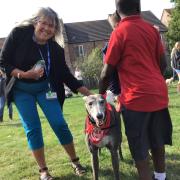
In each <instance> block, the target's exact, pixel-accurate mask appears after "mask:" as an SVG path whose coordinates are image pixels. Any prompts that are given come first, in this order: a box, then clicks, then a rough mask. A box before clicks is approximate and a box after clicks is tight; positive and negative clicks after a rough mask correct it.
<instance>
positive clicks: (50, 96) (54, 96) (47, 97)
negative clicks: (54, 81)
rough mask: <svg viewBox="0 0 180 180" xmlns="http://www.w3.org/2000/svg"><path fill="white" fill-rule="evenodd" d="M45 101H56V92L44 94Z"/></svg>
mask: <svg viewBox="0 0 180 180" xmlns="http://www.w3.org/2000/svg"><path fill="white" fill-rule="evenodd" d="M46 99H47V100H53V99H57V93H56V92H52V91H48V92H47V93H46Z"/></svg>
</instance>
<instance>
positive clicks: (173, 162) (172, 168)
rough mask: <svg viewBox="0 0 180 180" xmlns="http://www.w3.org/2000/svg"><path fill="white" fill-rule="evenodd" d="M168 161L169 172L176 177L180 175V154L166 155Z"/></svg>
mask: <svg viewBox="0 0 180 180" xmlns="http://www.w3.org/2000/svg"><path fill="white" fill-rule="evenodd" d="M166 161H167V170H168V171H169V172H173V174H174V175H179V176H180V172H179V167H180V154H178V153H173V154H169V153H166Z"/></svg>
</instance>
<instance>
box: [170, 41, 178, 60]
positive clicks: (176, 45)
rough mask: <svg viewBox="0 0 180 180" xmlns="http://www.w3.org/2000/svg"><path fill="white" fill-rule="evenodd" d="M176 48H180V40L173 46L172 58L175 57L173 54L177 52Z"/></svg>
mask: <svg viewBox="0 0 180 180" xmlns="http://www.w3.org/2000/svg"><path fill="white" fill-rule="evenodd" d="M176 50H180V41H177V42H176V43H175V45H174V47H173V49H172V51H171V59H172V57H173V55H174V53H175V51H176Z"/></svg>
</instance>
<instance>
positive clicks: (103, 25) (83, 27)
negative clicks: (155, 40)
mask: <svg viewBox="0 0 180 180" xmlns="http://www.w3.org/2000/svg"><path fill="white" fill-rule="evenodd" d="M141 14H142V17H143V18H144V19H145V20H147V21H148V22H150V23H151V24H153V25H156V26H159V28H160V32H166V31H167V28H166V27H165V26H164V25H163V24H162V23H161V21H160V20H159V19H158V18H157V17H156V16H155V15H154V14H153V13H152V12H151V11H143V12H142V13H141ZM64 28H65V31H66V35H67V36H66V38H65V42H68V43H69V44H71V43H72V44H73V43H84V42H91V41H102V40H108V39H109V36H110V34H111V32H112V28H111V26H110V25H109V23H108V21H107V20H97V21H85V22H75V23H65V24H64Z"/></svg>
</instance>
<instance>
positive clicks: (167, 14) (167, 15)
mask: <svg viewBox="0 0 180 180" xmlns="http://www.w3.org/2000/svg"><path fill="white" fill-rule="evenodd" d="M173 9H174V8H171V9H164V10H163V12H162V16H161V22H162V23H163V24H164V25H165V26H166V27H168V26H169V22H170V21H171V16H172V11H173Z"/></svg>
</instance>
